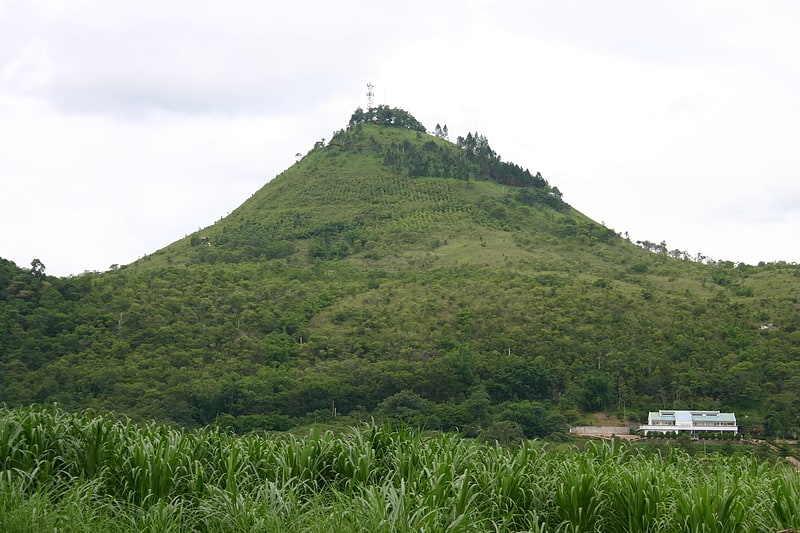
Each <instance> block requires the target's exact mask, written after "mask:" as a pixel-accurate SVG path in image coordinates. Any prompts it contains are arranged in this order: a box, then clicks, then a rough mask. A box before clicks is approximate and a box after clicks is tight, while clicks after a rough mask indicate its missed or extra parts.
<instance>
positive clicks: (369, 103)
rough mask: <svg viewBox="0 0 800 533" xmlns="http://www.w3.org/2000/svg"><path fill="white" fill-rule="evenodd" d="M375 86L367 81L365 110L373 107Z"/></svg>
mask: <svg viewBox="0 0 800 533" xmlns="http://www.w3.org/2000/svg"><path fill="white" fill-rule="evenodd" d="M374 89H375V86H374V85H372V82H369V83H367V111H369V110H370V109H372V108H373V107H375V91H374Z"/></svg>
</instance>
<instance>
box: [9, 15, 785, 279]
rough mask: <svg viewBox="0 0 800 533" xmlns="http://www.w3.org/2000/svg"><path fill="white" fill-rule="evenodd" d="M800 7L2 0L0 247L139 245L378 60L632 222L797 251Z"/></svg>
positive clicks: (725, 254) (338, 123)
mask: <svg viewBox="0 0 800 533" xmlns="http://www.w3.org/2000/svg"><path fill="white" fill-rule="evenodd" d="M277 4H281V5H277ZM283 4H285V5H283ZM798 27H800V3H798V2H795V1H793V0H785V1H778V0H759V1H758V2H756V1H754V0H750V1H741V0H672V1H670V2H655V1H649V0H607V1H604V2H597V1H595V0H562V1H559V2H553V1H540V0H520V1H512V0H493V1H489V0H440V1H436V2H431V1H421V0H406V1H405V2H396V1H395V2H382V1H380V0H372V1H369V2H368V1H360V0H337V1H336V2H330V1H321V0H319V1H316V0H314V1H312V0H294V1H292V2H280V3H278V2H264V1H255V0H253V1H246V0H241V1H238V0H226V1H224V2H223V1H211V0H194V1H177V0H157V1H154V0H137V1H135V2H131V1H129V0H0V257H3V258H6V259H10V260H12V261H14V262H15V263H16V264H17V265H19V266H21V267H29V266H30V263H31V261H32V260H33V259H34V258H36V259H39V260H41V262H42V263H43V264H44V265H45V267H46V269H47V270H46V273H47V274H49V275H57V276H67V275H74V274H80V273H82V272H84V271H105V270H108V269H109V268H110V266H111V265H114V264H118V265H123V264H128V263H130V262H133V261H135V260H136V259H139V258H141V257H143V256H145V255H147V254H150V253H152V252H154V251H156V250H158V249H160V248H162V247H164V246H166V245H168V244H169V243H171V242H173V241H175V240H178V239H180V238H182V237H184V236H185V235H187V234H190V233H192V232H194V231H196V230H198V229H200V228H202V227H205V226H208V225H210V224H212V223H214V222H215V221H217V220H219V219H220V218H222V217H224V216H226V215H227V214H228V213H230V212H231V211H232V210H233V209H235V208H236V207H237V206H238V205H240V204H241V203H242V202H243V201H244V200H246V199H247V198H248V197H249V196H250V195H251V194H253V193H254V192H256V191H257V190H258V189H259V188H261V187H262V186H263V185H264V184H265V183H267V182H268V181H269V180H270V179H272V178H273V177H275V176H276V175H277V174H279V173H280V172H282V171H283V170H285V169H286V168H288V167H289V166H291V165H292V164H293V163H294V162H295V160H296V158H295V154H297V153H302V154H305V153H306V152H307V151H308V150H310V149H311V148H312V147H313V145H314V143H315V142H316V141H318V140H320V139H329V138H330V137H331V135H332V132H333V131H335V130H338V129H341V128H344V127H346V125H347V122H348V120H349V118H350V115H351V114H352V112H353V111H354V110H355V109H356V107H359V106H360V107H366V106H367V97H366V92H367V83H370V82H371V83H372V84H373V85H374V93H375V104H376V105H377V104H385V105H390V106H393V107H400V108H403V109H405V110H407V111H409V112H410V113H411V114H413V115H414V116H415V117H416V118H417V119H418V120H419V121H420V122H422V123H423V124H424V125H426V126H427V127H428V129H429V130H433V128H434V126H435V125H436V124H437V123H438V124H441V125H445V124H446V125H447V126H448V131H449V132H450V137H451V139H455V137H456V136H458V135H466V133H467V132H475V131H477V132H479V133H481V134H482V135H485V136H486V137H487V138H488V140H489V143H490V144H491V146H492V148H493V149H494V150H495V151H496V152H497V153H498V154H500V155H501V156H502V158H503V160H505V161H512V162H514V163H516V164H518V165H520V166H522V167H524V168H528V169H530V170H531V171H532V172H537V171H538V172H541V173H542V175H543V176H544V177H545V179H547V180H548V181H549V183H550V184H551V185H553V186H556V187H558V188H559V190H560V191H561V193H562V194H563V197H564V200H565V201H567V202H568V203H569V204H570V205H572V206H573V207H574V208H576V209H578V210H579V211H581V212H582V213H584V214H585V215H587V216H589V217H590V218H592V219H594V220H595V221H597V222H601V223H603V224H605V225H606V226H607V227H609V228H612V229H614V230H615V231H617V232H618V233H620V234H625V233H626V232H627V234H628V235H629V236H630V239H631V240H632V241H636V240H649V241H652V242H661V241H664V242H666V244H667V246H668V248H669V249H670V250H672V249H678V250H682V251H686V252H688V253H689V254H690V255H692V256H696V255H697V254H701V255H702V256H703V257H707V258H711V259H712V260H726V261H734V262H743V263H748V264H758V263H759V262H761V261H765V262H771V261H787V262H800V246H797V244H798V240H797V235H798V234H800V179H799V178H800V148H798V140H800V131H799V130H800V54H798V51H799V50H800V32H798V31H797V28H798Z"/></svg>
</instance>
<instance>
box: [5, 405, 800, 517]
mask: <svg viewBox="0 0 800 533" xmlns="http://www.w3.org/2000/svg"><path fill="white" fill-rule="evenodd" d="M798 527H800V477H798V474H797V473H796V472H795V471H793V470H791V469H790V468H788V467H786V466H783V465H780V464H776V463H773V462H759V461H758V460H757V459H756V458H754V457H750V456H732V457H725V456H721V455H713V456H698V457H692V456H689V455H687V454H686V453H684V452H683V451H681V450H678V449H669V450H667V451H660V452H655V453H654V452H648V453H642V452H640V451H637V450H636V449H635V448H632V447H629V446H624V445H621V444H620V443H616V442H606V443H603V442H592V443H588V444H587V445H586V447H585V448H584V449H583V450H580V451H579V450H577V449H575V448H568V449H565V448H563V447H559V448H558V449H556V448H552V449H551V448H549V447H547V446H545V445H543V444H541V443H538V442H535V441H533V442H532V441H527V442H523V443H521V444H519V445H517V446H513V447H501V446H497V445H486V444H480V443H478V442H476V441H472V440H466V439H462V438H460V437H458V436H456V435H449V434H435V435H430V436H428V435H425V436H424V435H421V434H418V433H416V432H413V431H410V430H406V429H393V428H390V427H388V426H372V425H370V426H364V427H359V428H354V429H352V430H350V431H348V432H345V433H342V434H337V433H333V432H323V433H320V432H311V433H310V434H308V435H306V436H302V437H298V436H295V435H291V434H275V435H255V434H252V435H244V436H235V435H231V434H227V433H224V432H219V431H216V430H213V429H203V430H198V431H192V432H185V431H179V430H176V429H171V428H168V427H166V426H162V425H157V424H132V423H129V422H127V421H121V420H116V419H114V418H112V417H108V416H95V415H92V414H89V413H84V414H78V415H73V414H68V413H65V412H62V411H60V410H57V409H40V408H35V407H31V408H19V409H13V410H8V409H3V410H1V411H0V530H2V531H4V532H23V531H24V532H30V531H104V532H105V531H152V532H156V531H158V532H164V531H215V532H216V531H231V532H233V531H248V532H251V531H270V532H272V531H371V532H378V531H385V532H390V531H409V532H410V531H428V532H435V531H553V532H555V531H565V532H566V531H575V532H577V531H667V532H669V531H675V532H678V531H681V532H684V531H690V532H694V531H698V532H699V531H707V532H717V531H718V532H723V531H724V532H735V531H743V532H744V531H747V532H750V531H778V530H781V529H785V528H798Z"/></svg>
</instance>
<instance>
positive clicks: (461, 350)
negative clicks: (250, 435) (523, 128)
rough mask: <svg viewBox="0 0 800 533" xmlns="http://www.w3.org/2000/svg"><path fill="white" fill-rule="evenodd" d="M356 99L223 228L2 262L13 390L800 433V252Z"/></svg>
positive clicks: (418, 416)
mask: <svg viewBox="0 0 800 533" xmlns="http://www.w3.org/2000/svg"><path fill="white" fill-rule="evenodd" d="M434 133H435V135H429V134H428V133H427V132H426V130H425V128H424V126H422V124H421V123H420V122H419V121H418V120H416V119H415V118H414V117H413V116H411V115H410V114H409V113H407V112H405V111H403V110H400V109H395V108H388V107H384V106H381V107H377V108H374V109H369V110H367V111H364V110H362V109H358V110H356V112H355V113H354V114H353V116H352V117H351V119H350V121H349V124H348V125H347V127H346V128H344V129H342V130H341V131H338V132H336V133H335V134H334V135H333V137H332V138H331V139H330V140H329V141H327V142H325V140H320V141H318V142H317V143H315V145H314V147H313V148H312V149H311V150H310V151H309V152H308V154H306V155H305V157H302V158H301V159H300V160H299V161H297V163H296V164H294V165H292V166H291V167H290V168H289V169H287V170H286V171H285V172H283V173H281V174H280V175H279V176H277V177H276V178H275V179H273V180H271V181H269V182H268V183H267V184H266V185H264V186H263V187H262V188H261V189H260V190H259V191H257V192H256V193H255V194H253V196H252V197H251V198H249V199H248V200H247V201H246V202H244V204H242V205H241V206H240V207H239V208H238V209H236V210H235V211H234V212H232V213H231V214H230V215H229V216H227V217H225V218H224V219H222V220H220V221H218V222H217V223H215V224H213V225H211V226H209V227H207V228H204V229H202V230H200V231H198V232H195V233H194V234H192V235H189V236H187V237H185V238H183V239H181V240H178V241H176V242H174V243H173V244H171V245H169V246H167V247H166V248H164V249H162V250H159V251H157V252H155V253H153V254H151V255H149V256H147V257H145V258H143V259H142V260H140V261H138V262H136V263H134V264H133V265H129V266H127V267H123V268H119V269H116V270H114V271H111V272H107V273H102V274H100V273H96V274H86V275H83V276H77V277H71V278H63V279H60V278H50V277H47V276H45V275H44V268H43V265H42V268H38V269H37V267H36V265H33V268H32V269H31V270H26V269H20V268H18V267H17V266H16V265H14V264H13V263H10V262H8V261H3V262H0V317H2V319H3V320H2V326H1V327H0V397H2V398H3V399H4V401H6V402H7V403H8V404H9V405H16V404H24V403H30V402H52V401H57V402H58V403H59V404H60V405H61V406H62V407H64V408H67V409H76V410H77V409H81V408H84V407H87V406H88V407H94V408H98V409H113V410H115V411H118V412H122V413H125V414H128V415H129V416H133V417H136V418H156V419H161V420H169V421H172V422H176V423H179V424H183V425H187V426H193V425H200V424H208V423H217V424H221V425H225V426H230V427H232V428H234V429H236V430H239V431H248V430H253V429H259V430H266V429H287V428H290V427H292V426H295V425H299V424H308V423H313V422H319V421H329V422H335V421H336V422H339V423H344V424H352V423H358V422H359V421H361V420H367V419H369V418H370V417H373V416H374V417H378V418H382V419H392V420H401V421H404V422H406V423H409V424H416V425H421V426H425V427H431V428H439V429H455V428H458V429H459V430H461V431H465V432H466V433H467V434H470V435H478V434H483V435H484V436H487V438H491V437H492V435H495V436H498V437H500V436H501V434H504V435H506V436H507V435H508V434H518V435H526V436H529V437H534V436H544V435H548V434H550V433H552V432H558V431H562V430H563V429H564V428H565V426H566V425H567V424H568V423H570V422H574V421H577V420H579V419H580V417H581V416H582V414H581V413H585V412H590V411H598V410H602V411H606V412H610V413H612V414H618V415H619V416H620V417H621V418H623V419H625V418H626V417H633V418H634V419H637V418H646V414H647V412H648V411H652V410H656V409H658V408H693V409H694V408H698V409H723V410H736V411H737V415H740V414H745V413H746V414H748V415H749V417H748V418H744V417H742V416H739V417H738V418H739V419H740V420H750V421H751V422H753V421H755V422H754V423H751V428H750V429H753V428H757V427H760V426H762V425H763V428H764V431H765V432H767V433H768V434H772V435H791V434H793V433H794V432H798V431H800V429H798V428H800V421H798V417H797V412H800V400H798V397H797V395H796V394H794V391H795V389H796V387H794V384H796V383H800V342H798V333H797V332H798V328H800V306H798V303H797V302H798V298H800V273H798V267H797V266H796V265H786V264H770V265H762V266H759V267H751V266H748V265H736V264H733V263H729V262H719V263H714V264H702V263H697V262H693V261H689V260H687V259H686V258H685V257H684V258H679V257H680V254H672V253H668V251H667V247H666V244H665V243H662V244H661V245H658V246H650V247H649V250H645V249H643V248H642V247H639V246H636V245H635V244H632V243H630V242H628V241H627V240H626V239H624V238H622V237H621V236H619V235H618V234H617V233H615V232H614V231H613V230H611V229H609V228H606V227H604V226H603V225H601V224H598V223H596V222H594V221H592V220H590V219H589V218H587V217H585V216H584V215H583V214H581V213H580V212H579V211H577V210H576V209H574V208H573V207H571V206H570V205H568V204H567V203H566V202H565V201H564V199H563V198H562V197H561V194H560V193H559V191H558V189H557V188H556V187H555V186H553V185H551V184H550V183H548V182H547V180H546V179H545V178H544V177H542V176H541V175H540V174H539V173H533V172H529V171H528V170H526V169H523V168H522V167H520V166H518V165H516V164H514V163H509V162H505V161H503V160H502V159H501V158H500V156H499V155H498V154H497V153H496V152H495V151H494V150H493V149H492V148H491V146H490V145H489V141H488V140H487V139H486V137H485V136H483V135H481V134H479V133H468V134H467V135H466V136H463V137H458V138H457V139H456V142H451V141H450V140H448V139H447V137H448V136H449V133H448V132H447V128H446V126H445V127H444V128H442V127H439V126H438V125H437V128H436V129H435V130H434Z"/></svg>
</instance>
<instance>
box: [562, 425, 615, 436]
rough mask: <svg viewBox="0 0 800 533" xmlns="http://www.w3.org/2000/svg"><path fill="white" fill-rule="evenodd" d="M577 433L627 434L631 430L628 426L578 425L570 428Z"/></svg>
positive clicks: (571, 431)
mask: <svg viewBox="0 0 800 533" xmlns="http://www.w3.org/2000/svg"><path fill="white" fill-rule="evenodd" d="M569 432H570V433H574V434H576V435H627V434H628V433H630V430H629V429H628V428H627V427H626V426H576V427H573V428H569Z"/></svg>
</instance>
